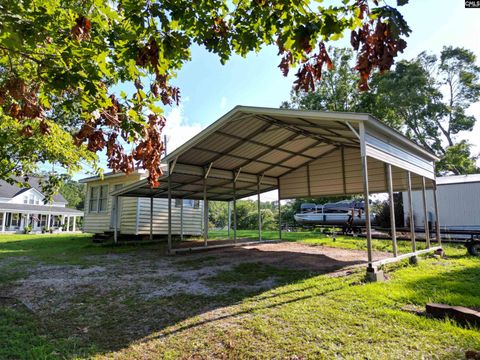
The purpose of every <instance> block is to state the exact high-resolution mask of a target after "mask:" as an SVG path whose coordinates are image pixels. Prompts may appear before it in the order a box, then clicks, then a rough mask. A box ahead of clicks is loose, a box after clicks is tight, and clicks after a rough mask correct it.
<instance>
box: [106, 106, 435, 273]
mask: <svg viewBox="0 0 480 360" xmlns="http://www.w3.org/2000/svg"><path fill="white" fill-rule="evenodd" d="M437 160H438V159H437V158H436V156H435V155H432V154H431V153H429V152H427V151H426V150H425V149H423V148H422V147H420V146H418V145H416V144H415V143H413V142H412V141H410V140H409V139H408V138H406V137H405V136H403V135H402V134H400V133H398V132H397V131H395V130H393V129H391V128H390V127H388V126H386V125H385V124H383V123H382V122H380V121H379V120H377V119H375V118H374V117H372V116H371V115H369V114H363V113H342V112H321V111H304V110H289V109H273V108H259V107H246V106H237V107H235V108H234V109H232V110H231V111H230V112H228V113H227V114H225V115H224V116H223V117H221V118H220V119H219V120H217V121H216V122H214V123H213V124H211V125H210V126H209V127H207V128H206V129H205V130H203V131H202V132H201V133H199V134H198V135H197V136H195V137H193V138H192V139H190V140H188V141H187V142H186V143H185V144H183V145H182V146H181V147H179V148H178V149H176V150H175V151H173V152H172V153H170V154H168V156H166V157H165V158H164V163H165V164H166V169H167V171H165V174H164V175H163V177H162V178H161V179H160V181H161V184H160V186H159V187H157V188H153V189H152V188H150V186H149V185H148V183H147V180H141V181H139V182H137V183H134V184H132V185H130V186H127V187H125V188H122V189H120V190H118V191H114V192H112V195H113V196H115V198H116V199H117V197H118V196H131V197H150V198H152V199H153V198H168V199H170V200H171V199H172V198H185V199H199V200H204V204H205V206H204V222H205V225H204V229H205V233H204V241H205V246H207V245H208V201H209V200H219V201H232V202H233V204H234V209H235V203H236V200H238V199H240V198H244V197H248V196H252V195H255V194H258V195H259V194H260V193H263V192H266V191H270V190H274V189H278V192H279V199H291V198H299V197H316V196H318V197H320V196H333V195H353V194H363V196H364V197H365V199H367V201H366V204H368V197H369V194H371V193H380V192H388V193H389V195H390V205H391V206H393V203H392V201H393V191H409V192H410V193H411V190H412V189H421V190H423V193H424V194H425V189H427V188H432V189H434V190H435V187H436V186H435V171H434V167H435V161H437ZM433 193H434V197H435V199H434V202H435V204H436V196H435V194H436V191H434V192H433ZM409 201H410V202H411V197H410V198H409ZM424 204H425V197H424ZM410 208H412V207H411V206H410ZM424 209H425V211H426V207H425V206H424ZM365 211H366V217H367V219H368V220H367V224H366V233H367V246H368V261H369V264H368V268H369V270H370V271H372V270H374V269H375V267H376V266H377V265H380V264H377V263H374V262H373V260H372V244H371V238H372V235H371V224H370V221H369V220H370V217H369V207H368V206H366V209H365ZM390 213H391V216H392V217H393V216H394V212H393V211H391V212H390ZM170 215H171V201H170V202H169V217H168V218H169V229H171V216H170ZM233 215H234V216H233V220H234V221H233V222H234V224H233V225H234V239H235V238H236V236H235V230H236V211H235V210H234V212H233ZM425 218H427V217H425ZM436 219H437V220H438V207H436ZM280 222H281V221H280ZM392 224H393V228H392V244H393V253H394V257H396V258H400V257H399V256H397V255H398V254H397V249H396V236H395V221H394V219H392ZM410 226H411V229H412V230H414V229H415V224H414V219H413V216H412V215H410ZM424 226H425V230H426V231H425V236H426V241H427V248H428V249H430V250H433V249H436V248H431V247H430V239H429V229H428V223H426V224H424ZM435 227H436V231H437V233H436V237H437V242H438V245H441V244H440V236H439V233H438V230H439V225H438V221H436V226H435ZM259 234H260V239H261V221H260V218H259ZM411 238H412V252H411V253H409V254H407V255H402V256H401V257H402V258H404V257H405V256H407V257H412V258H415V256H416V255H418V253H419V251H417V249H416V243H415V232H414V231H412V232H411ZM279 239H281V228H279ZM168 249H169V251H172V237H171V231H169V236H168ZM384 262H385V261H384Z"/></svg>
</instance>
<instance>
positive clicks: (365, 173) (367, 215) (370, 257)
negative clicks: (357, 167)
mask: <svg viewBox="0 0 480 360" xmlns="http://www.w3.org/2000/svg"><path fill="white" fill-rule="evenodd" d="M367 163H368V159H367V156H366V155H362V175H363V197H364V201H365V227H366V230H367V253H368V268H369V269H372V262H373V252H372V226H371V224H370V204H369V201H368V198H369V195H370V194H369V189H368V167H367Z"/></svg>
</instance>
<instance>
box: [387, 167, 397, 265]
mask: <svg viewBox="0 0 480 360" xmlns="http://www.w3.org/2000/svg"><path fill="white" fill-rule="evenodd" d="M387 181H388V197H389V201H388V202H389V205H390V231H391V233H392V246H393V256H395V257H397V255H398V250H397V226H396V224H395V201H394V199H393V181H392V165H390V164H387Z"/></svg>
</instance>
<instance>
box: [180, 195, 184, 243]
mask: <svg viewBox="0 0 480 360" xmlns="http://www.w3.org/2000/svg"><path fill="white" fill-rule="evenodd" d="M180 240H181V241H183V198H182V199H181V202H180Z"/></svg>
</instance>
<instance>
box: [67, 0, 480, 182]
mask: <svg viewBox="0 0 480 360" xmlns="http://www.w3.org/2000/svg"><path fill="white" fill-rule="evenodd" d="M330 2H334V1H330ZM387 3H391V4H392V5H393V4H395V3H396V0H388V1H387ZM400 11H401V13H402V14H403V15H404V17H405V19H406V20H407V22H408V24H409V25H410V27H411V29H412V34H411V35H410V37H409V38H408V39H407V44H408V47H407V49H406V51H405V53H404V54H401V55H400V57H399V58H400V59H411V58H413V57H415V56H416V55H417V54H418V53H420V52H421V51H424V50H427V51H429V52H432V53H437V54H438V53H439V52H440V50H441V49H442V47H443V46H444V45H447V46H448V45H453V46H463V47H466V48H468V49H471V50H472V51H474V52H475V54H476V55H477V58H478V59H479V61H478V63H479V65H480V9H465V8H464V0H410V3H409V4H407V5H405V6H403V7H401V8H400ZM348 37H349V36H347V38H348ZM330 45H332V46H339V47H342V46H347V45H348V43H347V41H346V40H345V39H342V40H339V41H337V42H331V43H330ZM278 63H279V57H278V56H277V51H276V48H275V47H266V48H264V49H263V50H262V51H261V52H260V53H258V54H255V53H252V54H250V55H249V56H247V57H246V58H242V57H239V56H234V57H232V58H231V59H230V61H229V62H228V63H227V64H226V65H221V64H220V61H219V59H218V57H216V56H215V55H212V54H210V53H208V52H207V51H205V50H203V49H202V48H200V47H194V48H193V49H192V61H191V62H189V63H187V64H185V65H184V67H183V69H182V70H181V71H180V72H179V73H178V77H177V79H176V80H175V83H176V85H177V86H179V87H180V90H181V94H182V103H181V105H180V106H179V107H176V108H172V109H167V111H166V115H167V127H166V129H165V134H166V135H167V136H168V139H169V141H168V150H169V151H172V150H173V149H174V148H176V147H178V146H179V145H181V144H182V143H184V142H185V141H187V140H188V139H190V138H191V137H192V136H194V135H195V134H196V133H198V132H199V131H201V130H202V129H203V128H205V127H206V126H208V125H209V124H211V123H212V122H214V121H215V120H216V119H218V118H219V117H220V116H221V115H222V114H224V113H225V112H227V111H228V110H230V109H231V108H232V107H234V106H236V105H251V106H267V107H278V106H279V105H280V103H281V102H282V101H284V100H288V99H289V94H290V89H291V86H292V82H293V80H294V76H293V74H294V73H295V70H292V71H291V74H290V75H289V76H288V77H284V76H283V75H282V74H281V72H280V70H279V69H278V67H277V65H278ZM469 112H470V113H473V114H476V115H477V116H478V118H479V119H480V104H476V105H474V106H472V107H471V108H470V109H469ZM466 137H467V138H468V139H470V141H471V142H472V143H474V144H475V143H478V142H479V141H478V139H480V121H479V124H478V125H477V126H476V128H475V130H474V132H472V133H470V134H468V135H467V136H466ZM475 150H476V151H477V152H478V151H480V147H478V146H477V147H476V149H475ZM83 176H84V174H78V175H77V176H76V178H81V177H83Z"/></svg>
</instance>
